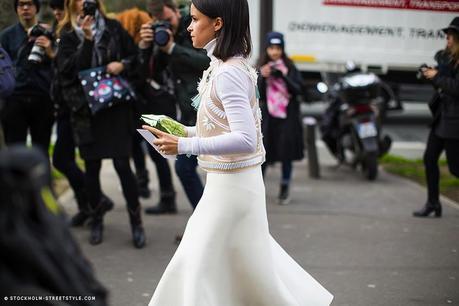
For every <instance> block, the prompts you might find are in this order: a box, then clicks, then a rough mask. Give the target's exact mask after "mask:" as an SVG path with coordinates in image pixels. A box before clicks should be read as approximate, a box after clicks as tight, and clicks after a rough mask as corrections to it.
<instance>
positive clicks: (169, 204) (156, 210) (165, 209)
mask: <svg viewBox="0 0 459 306" xmlns="http://www.w3.org/2000/svg"><path fill="white" fill-rule="evenodd" d="M145 213H146V214H149V215H161V214H176V213H177V206H176V204H175V191H168V192H161V199H160V201H159V203H158V204H157V205H156V206H153V207H148V208H146V209H145Z"/></svg>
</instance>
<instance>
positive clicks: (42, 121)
mask: <svg viewBox="0 0 459 306" xmlns="http://www.w3.org/2000/svg"><path fill="white" fill-rule="evenodd" d="M14 9H15V12H16V14H17V16H18V19H19V22H18V23H16V24H14V25H12V26H10V27H8V28H6V29H5V30H3V31H2V32H1V33H0V44H1V45H2V47H3V48H4V49H5V51H6V52H7V53H8V55H9V56H10V57H11V59H12V61H13V63H14V68H15V70H16V87H15V90H14V92H13V94H12V95H11V96H9V97H7V98H6V103H5V105H4V109H3V110H2V118H1V122H2V125H3V129H4V133H5V140H6V143H7V144H14V143H20V144H25V143H26V140H27V135H28V134H29V133H30V136H31V139H32V145H33V146H38V147H39V148H40V149H41V150H42V151H43V153H45V154H46V155H48V147H49V143H50V139H51V128H52V125H53V104H52V101H51V97H50V96H49V91H50V86H51V77H52V68H51V59H52V58H53V56H54V51H53V34H52V32H50V31H49V27H48V26H47V25H45V24H38V18H37V13H38V12H39V10H40V1H39V0H16V1H15V2H14Z"/></svg>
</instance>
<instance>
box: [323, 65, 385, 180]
mask: <svg viewBox="0 0 459 306" xmlns="http://www.w3.org/2000/svg"><path fill="white" fill-rule="evenodd" d="M317 89H318V90H319V92H321V93H323V94H324V95H325V97H326V99H327V100H329V101H330V103H331V107H329V109H328V110H331V111H330V112H329V115H330V113H332V115H333V118H332V119H331V120H334V124H333V126H334V130H333V131H330V127H328V130H326V129H324V128H323V126H321V130H322V133H323V134H322V136H323V139H324V141H325V143H326V144H327V146H328V148H329V149H330V151H331V152H332V154H333V155H334V156H335V157H336V158H337V160H338V161H339V163H340V164H349V165H351V166H352V167H353V168H357V167H358V166H360V167H361V170H362V172H363V174H364V176H365V178H367V179H368V180H370V181H373V180H375V179H376V177H377V175H378V158H379V157H380V156H382V155H383V154H385V153H386V152H388V151H389V149H390V145H391V142H392V141H391V139H390V137H389V136H384V137H383V139H381V138H380V136H381V135H380V132H381V120H380V117H379V116H380V110H379V107H378V105H379V103H380V99H381V81H380V80H379V78H378V77H377V76H376V75H375V74H373V73H363V72H360V71H359V72H356V73H351V74H346V75H344V76H343V77H341V78H339V79H338V80H337V82H336V83H335V84H333V85H332V86H331V88H329V87H328V85H326V84H325V83H323V82H321V83H319V84H318V85H317Z"/></svg>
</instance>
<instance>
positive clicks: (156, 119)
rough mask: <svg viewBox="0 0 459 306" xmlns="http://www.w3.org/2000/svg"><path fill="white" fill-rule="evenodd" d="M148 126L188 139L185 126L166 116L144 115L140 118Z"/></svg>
mask: <svg viewBox="0 0 459 306" xmlns="http://www.w3.org/2000/svg"><path fill="white" fill-rule="evenodd" d="M140 119H142V120H143V121H144V122H145V123H146V124H148V125H149V126H152V127H154V128H157V129H158V130H160V131H163V132H165V133H168V134H171V135H175V136H178V137H186V134H187V132H186V129H185V126H184V125H183V124H181V123H179V122H177V121H175V120H174V119H172V118H170V117H168V116H165V115H142V116H140Z"/></svg>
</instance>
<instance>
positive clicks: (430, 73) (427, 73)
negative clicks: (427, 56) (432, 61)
mask: <svg viewBox="0 0 459 306" xmlns="http://www.w3.org/2000/svg"><path fill="white" fill-rule="evenodd" d="M437 73H438V70H437V69H435V68H422V74H423V75H424V77H425V78H426V79H428V80H432V79H433V78H434V77H435V76H436V75H437Z"/></svg>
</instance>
